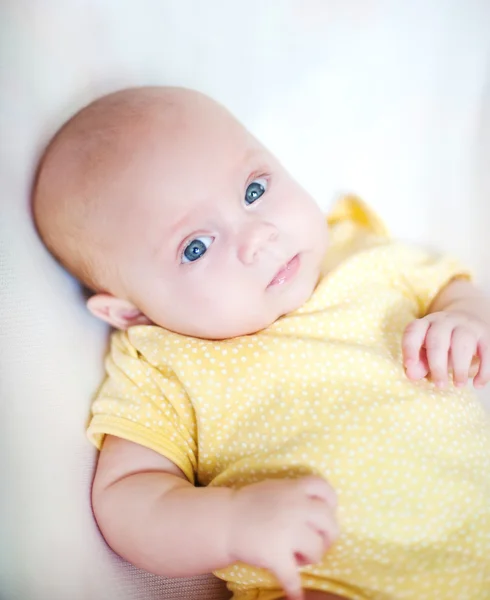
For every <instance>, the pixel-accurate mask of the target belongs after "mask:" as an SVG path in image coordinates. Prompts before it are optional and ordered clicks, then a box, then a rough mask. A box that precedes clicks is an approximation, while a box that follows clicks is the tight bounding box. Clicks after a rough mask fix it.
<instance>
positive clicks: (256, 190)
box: [245, 177, 267, 205]
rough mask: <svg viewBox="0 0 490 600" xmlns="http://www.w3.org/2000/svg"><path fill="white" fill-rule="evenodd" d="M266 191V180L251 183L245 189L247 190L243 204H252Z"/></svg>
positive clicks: (256, 180) (262, 178)
mask: <svg viewBox="0 0 490 600" xmlns="http://www.w3.org/2000/svg"><path fill="white" fill-rule="evenodd" d="M266 189H267V179H265V178H264V177H261V178H260V179H255V180H254V181H252V183H251V184H250V185H249V186H248V187H247V190H246V192H245V204H247V205H250V204H253V203H254V202H255V201H256V200H258V199H259V198H260V197H261V196H262V195H263V194H264V193H265V190H266Z"/></svg>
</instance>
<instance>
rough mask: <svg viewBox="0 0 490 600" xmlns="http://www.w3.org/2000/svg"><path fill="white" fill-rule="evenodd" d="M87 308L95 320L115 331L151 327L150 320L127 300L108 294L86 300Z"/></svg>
mask: <svg viewBox="0 0 490 600" xmlns="http://www.w3.org/2000/svg"><path fill="white" fill-rule="evenodd" d="M87 308H88V309H89V311H90V312H91V313H92V314H93V315H95V316H96V317H97V318H99V319H102V321H105V322H106V323H109V325H112V327H115V328H116V329H123V330H125V329H129V328H130V327H133V326H134V325H151V321H150V319H148V317H145V315H144V314H143V313H142V312H141V311H140V310H138V309H137V308H136V306H134V304H131V302H128V301H127V300H121V298H116V297H115V296H111V295H110V294H95V296H91V297H90V298H89V299H88V300H87Z"/></svg>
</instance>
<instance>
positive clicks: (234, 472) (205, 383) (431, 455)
mask: <svg viewBox="0 0 490 600" xmlns="http://www.w3.org/2000/svg"><path fill="white" fill-rule="evenodd" d="M459 275H464V272H462V271H461V268H460V267H459V265H457V264H455V263H453V262H452V261H451V260H449V259H446V258H441V257H434V256H433V255H430V254H428V253H426V252H424V251H421V250H414V249H413V248H410V247H407V246H404V245H402V244H396V243H392V242H389V241H387V240H382V241H381V242H379V243H377V244H375V245H374V246H372V247H370V248H368V249H365V250H364V251H362V252H358V253H356V254H355V255H354V256H351V257H350V258H348V259H346V260H344V261H342V263H341V264H340V265H338V266H337V267H336V268H335V269H334V270H333V271H331V272H330V273H328V274H326V275H325V276H324V277H323V279H322V280H321V282H320V284H319V285H318V287H317V289H316V291H315V293H314V295H313V296H312V298H311V299H310V300H309V301H308V302H307V303H306V304H305V305H304V306H303V307H301V308H300V309H299V310H298V311H296V312H295V313H292V314H290V315H287V316H285V317H283V318H281V319H279V320H278V321H277V322H276V323H275V324H273V325H272V326H271V327H270V328H269V329H267V330H266V331H263V332H260V333H257V334H255V335H252V336H247V337H242V338H236V339H233V340H227V341H223V342H212V341H206V340H196V339H190V338H186V337H183V336H180V335H177V334H174V333H170V332H167V331H165V330H162V329H161V328H158V327H135V328H133V329H131V330H130V331H129V332H128V333H127V334H124V333H117V334H115V336H114V338H113V341H112V349H111V353H110V356H109V358H108V360H107V370H108V378H107V380H106V382H105V383H104V385H103V386H102V389H101V391H100V393H99V395H98V398H97V400H96V401H95V403H94V405H93V419H92V422H91V425H90V427H89V432H88V433H89V437H90V438H91V439H92V440H93V441H94V443H96V444H97V445H98V446H100V444H101V441H102V439H103V435H104V434H106V433H111V434H113V435H118V436H120V437H124V438H126V439H130V440H132V441H135V442H137V443H140V444H143V445H145V446H148V447H150V448H153V449H154V450H156V451H158V452H161V453H162V454H164V455H165V456H167V457H168V458H170V459H171V460H173V461H174V462H175V463H176V464H177V465H178V466H179V467H180V468H181V469H183V471H184V472H185V473H186V474H187V476H188V477H189V479H190V480H191V481H198V482H199V483H200V484H203V485H212V486H231V487H240V486H243V485H246V484H249V483H252V482H255V481H259V480H262V479H265V478H270V477H297V476H299V475H303V474H307V473H316V474H320V475H322V476H324V477H326V478H327V479H328V480H329V481H330V482H331V483H332V484H333V486H334V487H335V488H336V490H337V491H338V494H339V519H340V524H341V531H342V535H341V538H340V540H339V542H338V543H337V544H336V545H335V546H334V548H333V549H332V550H331V551H330V552H328V553H327V554H326V556H325V557H324V560H323V561H322V563H321V564H319V565H317V566H314V567H307V568H304V569H303V584H304V586H305V587H307V588H312V589H317V590H325V591H330V592H334V593H337V594H339V595H343V596H345V597H346V598H351V599H355V600H357V599H363V600H365V599H373V600H374V599H376V600H384V599H394V600H398V599H400V600H402V599H404V600H421V599H425V598H427V599H429V598H430V599H432V598H434V599H435V598H437V599H438V600H454V599H455V598H461V599H463V598H464V599H465V600H473V599H474V600H476V599H478V600H482V599H485V598H490V426H489V422H488V419H487V417H486V415H485V413H484V411H483V410H482V408H481V407H480V405H479V404H478V402H477V400H476V399H475V397H474V396H473V394H472V393H471V392H470V391H468V390H466V391H460V390H457V389H456V388H454V387H450V388H449V389H448V390H442V391H441V390H438V389H436V388H435V387H434V386H433V385H432V384H430V383H429V382H426V381H423V382H420V383H417V384H414V383H411V382H409V381H408V379H407V378H406V376H405V374H404V371H403V368H402V364H401V336H402V332H403V330H404V328H405V327H406V325H407V324H408V323H409V322H410V321H411V320H412V319H414V318H416V317H417V316H420V315H421V314H422V313H423V312H424V311H425V310H426V309H427V307H428V305H429V304H430V302H431V300H432V299H433V298H434V296H435V295H436V293H437V292H438V291H439V290H440V289H441V287H442V286H444V285H445V284H446V283H447V282H448V281H450V280H451V278H453V277H455V276H459ZM219 575H220V576H221V577H223V578H224V579H226V580H227V581H228V582H229V585H230V588H231V589H232V590H233V591H234V594H235V597H236V598H239V599H241V600H252V599H254V600H255V599H260V600H273V599H275V598H280V597H282V596H283V594H282V593H281V591H280V590H279V589H278V588H277V584H276V582H275V580H274V578H273V577H272V576H271V575H270V574H269V573H267V572H265V571H263V570H260V569H256V568H252V567H250V566H247V565H240V564H237V565H233V566H232V567H229V568H228V569H225V570H222V571H220V573H219Z"/></svg>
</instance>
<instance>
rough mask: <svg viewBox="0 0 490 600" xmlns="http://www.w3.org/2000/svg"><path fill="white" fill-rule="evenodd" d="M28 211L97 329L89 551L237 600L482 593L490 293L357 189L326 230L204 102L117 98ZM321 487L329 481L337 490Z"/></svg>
mask: <svg viewBox="0 0 490 600" xmlns="http://www.w3.org/2000/svg"><path fill="white" fill-rule="evenodd" d="M33 210H34V216H35V220H36V224H37V227H38V230H39V232H40V234H41V236H42V238H43V240H44V241H45V243H46V245H47V247H48V248H49V250H50V251H51V252H52V253H53V254H54V256H55V257H57V259H58V260H59V261H60V262H61V263H62V264H63V265H64V266H65V267H66V268H67V269H68V270H69V271H70V272H72V273H73V274H74V275H75V276H76V277H78V278H79V279H80V280H81V281H82V282H83V284H85V285H86V286H87V287H88V288H90V289H91V290H92V291H93V295H92V296H91V298H90V299H89V300H88V308H89V309H90V310H91V311H92V312H93V313H94V314H95V315H96V316H97V317H100V318H101V319H103V320H105V321H107V322H108V323H110V324H111V325H112V326H113V327H114V328H115V329H116V330H117V331H116V332H115V333H114V335H113V337H112V343H111V349H110V352H109V356H108V358H107V365H106V366H107V378H106V380H105V382H104V383H103V385H102V387H101V389H100V391H99V393H98V395H97V398H96V399H95V402H94V404H93V415H92V419H91V422H90V425H89V429H88V435H89V438H90V439H91V440H92V441H93V442H94V443H95V444H96V445H97V447H98V448H100V450H101V452H100V458H99V462H98V467H97V472H96V475H95V480H94V484H93V493H92V501H93V509H94V513H95V517H96V519H97V522H98V524H99V527H100V529H101V531H102V534H103V535H104V537H105V539H106V540H107V542H108V544H109V545H110V546H111V547H112V548H113V549H114V550H115V551H116V552H117V553H118V554H120V555H121V556H122V557H124V558H125V559H127V560H128V561H130V562H132V563H133V564H135V565H137V566H139V567H141V568H143V569H146V570H148V571H150V572H153V573H156V574H160V575H167V576H191V575H195V574H199V573H205V572H208V571H214V572H216V573H217V574H218V576H220V577H222V578H223V579H225V580H226V581H227V582H228V586H229V588H230V590H231V591H232V592H233V594H234V596H233V597H234V598H236V599H238V600H252V599H253V600H274V599H278V598H285V597H287V598H289V599H290V600H299V599H300V598H307V599H308V600H327V599H334V598H345V599H350V600H368V599H372V600H388V599H392V600H398V599H400V600H401V599H406V600H425V599H437V600H455V599H456V598H458V599H463V598H464V599H465V600H473V599H474V600H477V599H478V600H482V599H484V598H490V558H489V557H490V424H489V420H488V418H487V416H486V414H485V412H484V411H483V409H482V408H481V406H480V404H479V403H478V401H477V399H476V398H475V396H474V394H473V393H472V392H471V391H470V389H469V387H468V386H467V383H468V378H469V377H474V386H475V387H482V386H484V385H485V384H486V383H487V382H488V381H489V380H490V355H489V352H490V350H489V348H490V346H489V344H490V309H489V303H488V301H487V300H485V299H484V297H483V296H482V295H481V294H480V292H479V291H478V290H477V289H476V288H475V287H474V286H473V284H472V283H471V282H470V275H469V274H468V272H467V271H466V270H465V268H464V267H461V266H460V265H459V264H458V263H457V262H456V261H454V260H452V259H450V258H448V257H445V256H439V255H436V254H434V253H431V252H428V251H425V250H422V249H419V248H413V247H411V246H409V245H406V244H401V243H398V242H396V241H393V240H391V239H390V237H389V235H388V233H387V231H386V229H385V227H384V225H383V223H382V222H381V221H380V220H379V219H378V217H377V216H376V215H375V214H374V213H373V212H372V211H371V210H370V209H369V208H368V207H367V206H366V205H365V204H364V203H363V202H362V201H360V200H358V199H356V198H354V197H346V198H343V199H341V200H340V201H339V202H338V203H337V204H336V205H335V206H334V208H333V210H332V211H331V213H330V215H329V216H328V218H327V219H325V217H324V215H323V214H322V213H321V211H320V209H319V208H318V206H317V204H316V203H315V202H314V201H313V199H312V198H311V197H310V196H309V195H308V194H307V193H306V192H305V190H303V189H302V188H301V187H300V186H299V185H298V183H297V182H295V181H294V180H293V179H292V178H291V176H290V175H289V174H288V173H287V172H286V171H285V170H284V168H283V167H282V166H281V164H280V163H279V162H278V161H277V159H276V158H275V157H274V156H272V155H271V153H270V152H268V151H267V149H266V148H264V146H262V145H261V144H260V143H259V142H258V141H257V140H256V139H255V138H254V137H253V136H252V135H251V134H250V133H249V132H248V131H246V130H245V129H244V127H243V126H242V125H241V124H240V123H238V122H237V121H236V120H235V119H234V118H233V117H232V116H231V115H230V114H229V113H228V112H227V111H226V110H225V109H224V108H223V107H222V106H220V105H219V104H217V103H216V102H214V101H212V100H210V99H209V98H207V97H206V96H204V95H202V94H200V93H197V92H194V91H189V90H184V89H176V88H157V87H155V88H140V89H132V90H125V91H122V92H118V93H115V94H112V95H109V96H106V97H104V98H101V99H100V100H98V101H96V102H94V103H93V104H91V105H89V106H88V107H86V108H84V109H83V110H82V111H81V112H80V113H78V114H77V115H75V116H74V117H73V118H72V119H71V120H70V121H69V122H68V123H67V124H66V125H65V126H64V127H63V128H62V129H61V131H60V132H59V133H58V134H57V135H56V137H55V138H54V140H53V141H52V142H51V144H50V145H49V147H48V149H47V151H46V153H45V156H44V158H43V160H42V161H41V165H40V168H39V173H38V178H37V181H36V186H35V190H34V197H33ZM334 490H335V491H334Z"/></svg>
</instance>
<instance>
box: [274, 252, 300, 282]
mask: <svg viewBox="0 0 490 600" xmlns="http://www.w3.org/2000/svg"><path fill="white" fill-rule="evenodd" d="M299 266H300V258H299V254H296V255H295V256H293V258H292V259H291V260H290V261H289V262H288V263H286V264H285V265H283V266H282V267H281V268H280V269H279V271H278V272H277V273H276V274H275V275H274V277H273V279H272V280H271V282H270V283H269V285H268V286H267V287H272V286H275V285H284V284H285V283H287V282H288V281H291V279H293V277H294V276H295V275H296V273H297V272H298V269H299Z"/></svg>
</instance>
